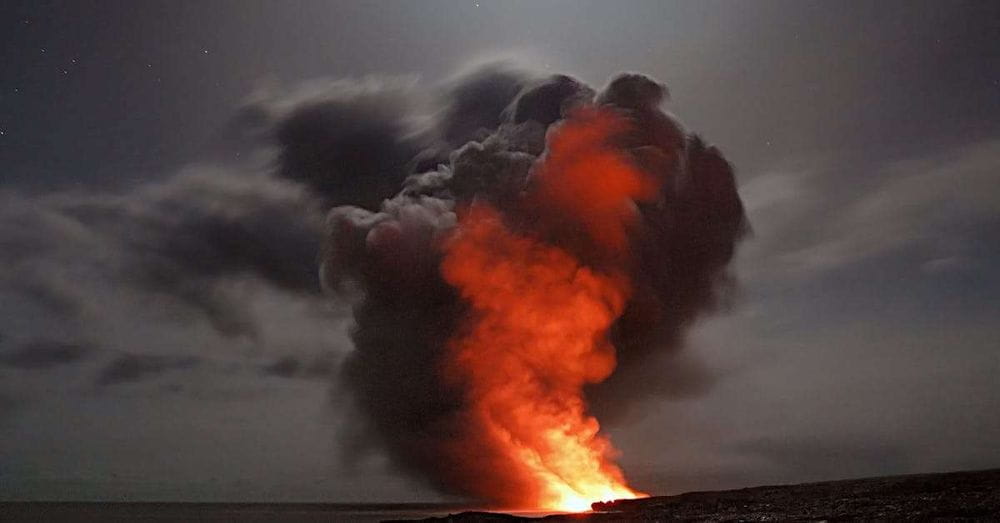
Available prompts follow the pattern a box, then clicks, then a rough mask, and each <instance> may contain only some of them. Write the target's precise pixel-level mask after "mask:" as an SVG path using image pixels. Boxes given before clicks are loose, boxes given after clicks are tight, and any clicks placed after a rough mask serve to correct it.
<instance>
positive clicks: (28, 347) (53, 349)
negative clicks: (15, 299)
mask: <svg viewBox="0 0 1000 523" xmlns="http://www.w3.org/2000/svg"><path fill="white" fill-rule="evenodd" d="M93 351H94V348H93V347H91V346H89V345H86V344H83V343H76V342H65V341H56V340H45V339H39V340H34V341H29V342H27V343H25V344H23V345H21V346H20V347H18V348H17V349H15V350H12V351H7V352H3V353H0V365H3V366H5V367H10V368H14V369H29V370H33V369H48V368H51V367H58V366H62V365H68V364H72V363H76V362H79V361H82V360H83V359H84V358H85V357H86V356H88V355H89V354H90V353H92V352H93Z"/></svg>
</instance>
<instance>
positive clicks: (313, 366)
mask: <svg viewBox="0 0 1000 523" xmlns="http://www.w3.org/2000/svg"><path fill="white" fill-rule="evenodd" d="M336 368H337V362H336V361H335V359H334V358H333V357H332V356H331V355H330V354H326V355H321V356H318V357H312V358H304V357H298V356H282V357H280V358H278V359H276V360H274V361H272V362H271V363H269V364H267V365H264V366H262V367H261V369H260V372H261V374H262V375H264V376H275V377H279V378H304V379H329V378H331V377H333V375H334V373H335V372H336Z"/></svg>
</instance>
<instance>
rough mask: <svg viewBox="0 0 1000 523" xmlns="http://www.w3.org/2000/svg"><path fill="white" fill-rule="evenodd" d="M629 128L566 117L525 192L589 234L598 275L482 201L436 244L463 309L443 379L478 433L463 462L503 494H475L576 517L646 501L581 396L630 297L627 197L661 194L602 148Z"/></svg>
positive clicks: (601, 376) (610, 362)
mask: <svg viewBox="0 0 1000 523" xmlns="http://www.w3.org/2000/svg"><path fill="white" fill-rule="evenodd" d="M623 125H624V124H623V121H622V120H621V119H619V118H617V117H615V116H614V115H613V114H611V113H608V112H601V111H598V110H592V111H590V112H586V113H582V114H578V115H577V117H576V118H573V119H570V120H569V121H568V122H567V123H565V124H564V125H563V126H562V127H561V128H560V129H559V130H558V132H556V133H553V134H552V135H550V142H549V149H548V150H549V153H548V156H547V157H546V160H545V161H544V163H543V164H542V165H541V166H540V167H539V169H538V171H537V172H536V177H535V182H536V183H535V185H534V189H533V191H534V196H536V197H538V198H539V199H540V200H542V201H544V202H546V205H547V207H546V208H547V209H548V210H553V211H555V212H557V213H558V215H559V216H560V217H561V219H569V220H571V223H574V224H576V225H575V228H576V229H577V230H583V231H585V232H586V233H587V235H588V236H589V238H590V240H589V242H590V244H591V245H592V247H590V249H589V250H591V251H594V252H595V253H597V254H599V255H601V256H603V259H604V260H605V261H603V262H601V263H600V269H597V268H595V267H592V266H589V265H587V264H584V263H583V262H582V261H581V260H579V259H578V258H577V257H576V256H575V255H574V254H573V251H571V250H569V249H566V248H563V247H559V246H556V245H552V244H549V243H547V242H546V241H544V240H543V239H541V238H539V237H535V236H533V235H529V234H523V233H518V232H515V231H513V230H511V229H510V228H508V226H507V225H506V224H505V223H504V219H503V216H502V215H501V214H500V212H499V211H498V210H497V209H495V208H494V207H492V206H491V205H489V204H486V203H482V202H480V203H476V204H473V205H472V206H471V207H469V208H467V209H464V210H462V212H461V213H460V217H459V226H458V228H457V231H456V233H455V234H454V235H453V236H452V237H451V238H450V239H449V241H448V242H447V243H446V245H445V246H444V251H445V257H444V260H443V262H442V265H441V269H442V274H443V276H444V278H445V280H446V281H447V282H448V283H450V284H451V285H453V286H454V287H455V288H456V289H458V290H459V292H460V293H461V295H462V297H463V298H464V299H465V300H466V301H467V302H468V303H469V304H470V305H471V311H470V313H469V316H468V319H467V321H466V323H465V325H463V327H462V328H461V329H460V330H459V332H460V334H459V335H458V336H456V337H454V338H452V339H451V340H450V343H449V357H448V358H447V360H448V361H447V364H446V368H445V372H446V373H447V375H448V376H450V378H451V379H452V380H453V381H454V382H455V383H458V384H461V385H462V386H463V387H464V390H466V391H467V395H468V397H467V398H466V400H467V403H466V409H467V413H466V414H467V419H466V420H465V421H466V425H465V426H466V430H468V431H470V432H472V433H474V434H476V438H473V441H475V442H476V444H475V446H470V447H468V453H469V455H470V456H476V459H482V460H485V461H488V462H490V463H493V464H494V466H495V467H496V468H497V469H498V470H499V471H502V474H504V484H503V485H502V489H501V490H502V492H496V491H494V492H484V493H483V494H484V496H493V497H494V498H496V499H500V500H501V501H503V502H505V503H508V504H509V505H511V506H520V507H534V508H542V509H546V510H556V511H565V512H580V511H586V510H590V507H591V503H593V502H595V501H605V500H611V499H624V498H636V497H642V496H645V494H642V493H640V492H637V491H635V490H633V489H631V488H629V487H628V485H627V482H626V480H625V476H624V474H623V473H622V471H621V469H619V468H618V466H617V465H615V463H614V459H615V457H616V456H617V455H618V451H617V450H616V449H615V448H614V447H613V446H612V444H611V442H610V440H608V438H607V437H606V436H604V435H602V434H600V433H599V430H600V425H599V424H598V422H597V420H596V419H595V418H594V417H593V416H591V415H589V414H588V413H587V405H586V403H585V399H584V394H583V388H584V386H586V385H587V384H592V383H599V382H601V381H604V380H605V379H606V378H607V377H608V376H609V375H611V372H612V371H613V370H614V368H615V365H616V359H615V348H614V346H613V345H612V344H611V343H610V341H609V340H608V331H609V329H610V327H611V325H612V324H613V323H614V321H615V320H616V319H617V318H618V317H619V316H620V315H621V314H622V312H623V310H624V308H625V304H626V301H627V299H628V295H629V292H630V282H629V279H628V277H627V276H626V271H625V270H624V269H623V265H624V262H625V261H626V260H627V252H628V249H627V244H626V243H627V227H628V225H629V220H630V219H631V218H632V217H633V216H634V214H633V212H634V205H633V203H632V202H634V201H635V200H641V199H645V198H648V197H649V196H650V194H652V193H655V192H656V184H655V182H654V181H652V180H650V179H649V177H648V176H647V175H646V174H645V173H644V172H641V171H639V170H638V169H637V168H636V167H634V166H633V165H632V164H631V163H630V162H629V161H628V159H627V158H626V157H625V156H624V155H623V153H622V152H620V151H619V150H618V149H615V148H613V147H612V146H610V145H608V142H609V137H610V136H612V135H614V134H615V133H616V132H620V131H621V130H622V129H623ZM530 196H531V195H529V197H530ZM470 459H471V458H470Z"/></svg>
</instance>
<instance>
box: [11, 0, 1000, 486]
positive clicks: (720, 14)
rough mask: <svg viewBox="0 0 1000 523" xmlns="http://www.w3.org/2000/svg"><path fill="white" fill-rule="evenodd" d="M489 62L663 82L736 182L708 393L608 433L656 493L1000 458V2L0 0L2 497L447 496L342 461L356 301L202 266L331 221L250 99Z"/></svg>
mask: <svg viewBox="0 0 1000 523" xmlns="http://www.w3.org/2000/svg"><path fill="white" fill-rule="evenodd" d="M498 59H505V60H510V61H512V62H514V63H516V64H519V65H520V66H521V67H523V68H525V69H529V70H534V71H538V72H541V73H546V72H552V73H556V72H559V73H565V74H570V75H573V76H575V77H577V78H579V79H581V80H583V81H585V82H587V83H589V84H590V85H592V86H594V87H596V88H599V87H600V86H602V85H603V84H604V83H606V82H607V80H608V78H609V77H610V76H612V75H613V74H615V73H617V72H620V71H638V72H642V73H645V74H648V75H650V76H652V77H654V78H656V79H658V80H660V81H662V82H665V83H666V84H667V85H668V87H669V89H670V92H671V97H672V100H671V101H670V102H669V104H668V106H667V108H668V109H669V110H671V111H673V112H675V113H676V114H677V115H678V116H679V118H680V119H681V120H682V121H683V122H684V123H685V125H686V126H687V127H688V128H689V129H690V130H692V131H695V132H698V133H701V134H702V135H703V136H705V137H706V138H707V139H708V140H709V141H711V142H713V143H715V144H716V145H717V146H718V147H719V148H720V149H721V150H722V151H723V152H724V153H725V155H726V156H727V158H728V159H729V160H730V161H731V162H732V163H733V164H734V165H735V167H736V170H737V179H738V182H739V184H740V193H741V195H742V197H743V200H744V203H745V204H746V206H747V210H748V214H749V217H750V221H751V224H752V226H753V229H754V235H753V236H752V237H751V238H750V239H749V240H747V241H746V242H745V243H744V244H743V245H742V249H741V251H740V255H739V258H738V261H737V273H738V275H739V276H740V280H741V291H740V293H739V296H738V298H737V300H736V302H735V304H734V307H733V308H732V310H731V311H729V312H727V313H726V314H723V315H720V316H718V317H715V318H712V319H710V320H708V321H704V322H702V323H701V324H699V325H698V326H697V328H696V329H695V331H694V332H693V333H692V335H691V342H690V344H689V347H688V348H686V349H685V351H684V352H683V353H682V355H681V356H679V357H680V358H686V359H687V358H690V359H691V360H692V361H697V364H700V365H703V366H704V367H705V368H706V369H707V372H708V373H709V374H710V375H712V376H714V380H713V384H712V386H711V387H709V388H707V389H706V390H702V391H698V393H696V394H695V393H692V394H691V395H689V396H687V397H684V398H682V399H677V398H675V399H671V400H669V401H667V400H660V399H656V400H650V401H649V402H646V403H644V404H641V405H632V406H630V408H629V415H628V416H626V417H625V418H624V419H623V420H621V421H620V422H619V423H618V424H617V425H615V426H613V427H609V429H610V430H611V432H612V434H613V437H614V440H615V442H616V444H617V446H618V447H619V448H621V449H622V450H623V452H624V455H623V457H622V458H621V462H622V464H623V467H624V468H625V470H626V472H627V473H628V474H629V477H630V478H631V479H632V480H633V482H634V483H635V484H636V486H637V487H638V488H640V489H643V490H646V491H650V492H655V493H668V492H675V491H680V490H688V489H693V488H698V489H711V488H721V487H734V486H741V485H748V484H756V483H763V482H790V481H803V480H809V479H827V478H836V477H848V476H857V475H875V474H891V473H909V472H924V471H943V470H952V469H969V468H987V467H997V466H1000V447H998V446H997V445H996V441H998V440H1000V415H998V414H997V413H998V412H1000V380H998V379H997V376H998V375H1000V323H998V322H997V318H1000V314H998V313H1000V277H998V275H997V272H996V268H997V267H998V264H1000V247H998V245H1000V243H998V242H997V239H998V237H1000V188H998V182H1000V5H998V4H997V3H996V2H988V1H980V2H958V1H955V2H913V1H905V2H891V1H871V2H860V1H858V2H822V3H820V2H803V1H797V0H795V1H787V2H738V1H729V2H715V1H709V2H660V1H655V2H569V1H566V2H563V1H541V2H517V1H510V2H492V1H488V0H480V1H478V2H476V1H472V0H469V1H464V2H443V1H428V2H311V1H297V2H277V1H275V2H256V1H244V0H241V1H231V2H226V1H217V2H210V3H205V2H193V1H191V2H177V1H165V2H148V1H134V2H114V1H101V2H86V1H66V2H43V1H37V0H36V1H25V2H19V1H7V2H5V3H4V5H3V7H0V73H2V74H0V173H2V174H0V176H2V178H0V180H2V184H3V185H2V187H0V260H3V262H4V267H5V269H4V274H0V484H2V485H3V488H2V489H0V498H3V499H132V500H138V499H143V500H152V499H157V500H159V499H168V500H264V499H267V500H270V499H274V500H320V501H359V500H360V501H403V500H434V499H437V497H436V496H437V495H436V494H435V493H433V492H432V491H430V490H428V489H427V488H425V487H421V486H419V485H417V484H415V483H413V482H411V481H409V480H407V479H405V478H403V477H400V476H399V475H398V474H396V473H394V472H393V471H392V469H391V468H390V467H388V466H387V464H386V463H384V462H382V461H380V460H378V459H374V460H371V461H368V462H364V463H361V464H358V466H357V468H355V469H351V470H347V469H345V468H344V466H343V465H341V464H340V461H339V460H338V452H339V450H338V448H337V438H336V433H337V432H338V430H344V427H345V426H349V425H350V424H351V423H352V420H351V417H350V416H349V415H346V414H345V411H344V409H343V404H344V401H343V399H342V398H340V397H338V395H337V394H336V393H335V392H331V391H332V390H333V391H335V390H336V389H335V387H334V388H331V381H332V380H335V379H336V377H335V369H336V365H337V363H338V362H339V360H340V358H341V357H342V356H343V354H345V353H346V352H347V351H350V350H351V346H350V341H349V340H348V338H347V335H346V332H347V331H346V329H347V327H348V325H349V317H348V316H347V315H346V314H345V311H344V306H343V305H342V304H337V303H331V302H330V301H329V300H327V299H325V298H323V297H321V296H319V295H318V294H317V293H316V292H315V290H314V289H312V288H311V287H310V285H311V283H310V282H311V280H310V279H309V277H308V276H304V275H302V274H300V269H302V267H300V266H298V265H296V266H294V267H291V268H288V267H286V265H285V264H284V262H285V261H286V259H285V258H281V259H276V260H273V263H271V262H272V260H270V259H268V260H266V261H265V262H262V261H261V260H260V256H258V257H256V258H254V259H249V260H245V259H243V258H241V257H239V256H236V255H233V256H235V257H234V258H233V259H227V260H229V261H232V262H233V263H234V264H237V265H238V264H243V265H240V266H241V267H245V270H244V271H242V272H237V273H233V274H231V273H226V272H224V271H223V268H221V264H222V262H219V264H220V266H219V267H216V264H215V263H214V262H212V263H208V264H207V265H208V266H205V264H200V265H199V264H195V263H194V262H192V261H191V260H190V259H189V258H190V255H191V253H199V252H214V251H212V250H211V249H215V248H219V249H221V248H222V247H219V238H225V237H230V236H231V235H232V234H233V233H234V231H235V233H237V234H243V233H246V231H247V230H249V231H251V232H249V233H246V234H249V235H250V236H251V239H253V234H255V231H258V230H259V229H257V228H254V227H252V226H250V225H247V228H246V229H244V228H243V227H242V225H240V224H263V225H262V227H264V228H268V227H272V228H275V229H274V230H280V231H282V232H281V235H282V237H286V236H287V237H288V238H301V239H303V241H302V242H300V243H296V242H294V241H292V240H291V239H289V240H288V242H289V245H295V246H299V245H305V246H310V245H312V244H311V243H310V242H311V240H309V239H308V238H312V234H313V233H316V234H317V235H318V232H317V231H319V230H320V227H319V225H318V224H316V223H313V222H309V221H308V220H303V222H302V223H300V222H298V221H295V220H291V219H289V218H288V214H287V210H288V209H290V208H293V207H294V206H295V205H296V203H295V202H298V201H300V199H301V196H302V195H301V192H302V189H301V188H299V187H292V186H290V185H289V184H286V183H278V181H276V180H271V178H270V175H269V171H270V169H271V168H272V167H271V163H270V161H269V158H270V156H269V155H270V154H271V153H272V152H273V151H271V150H270V149H269V147H268V144H267V142H266V141H264V140H263V139H262V138H260V137H259V135H257V134H255V131H254V129H255V127H254V125H252V123H253V122H250V123H248V119H249V118H250V116H248V114H252V113H248V111H247V110H246V108H247V107H267V108H269V109H268V110H271V111H273V112H274V114H277V115H279V116H280V114H281V111H283V110H285V109H286V108H287V107H289V106H293V105H294V104H295V103H296V100H303V99H308V98H309V97H315V96H322V91H323V89H324V86H326V88H329V89H339V88H340V87H338V86H342V84H337V83H336V82H335V81H337V80H340V79H354V80H355V81H362V79H363V78H364V77H372V78H378V80H369V81H376V82H378V83H379V84H380V85H383V86H384V85H397V87H395V88H394V89H399V90H404V91H406V92H407V93H408V94H407V96H408V97H411V98H412V99H414V100H416V102H415V103H423V102H425V101H426V100H434V99H435V96H439V95H440V93H441V92H442V91H441V89H442V86H443V85H445V84H447V83H448V82H449V81H450V80H451V79H452V78H454V77H455V76H456V75H459V74H461V73H462V72H463V71H468V70H470V69H472V68H474V67H475V66H476V64H480V63H483V62H487V61H493V60H498ZM317 93H319V94H317ZM427 110H428V111H430V110H431V109H427ZM261 125H265V126H266V124H261ZM262 187H263V189H262ZM192 216H194V217H196V218H198V219H200V220H203V221H197V220H195V218H190V220H192V221H191V222H188V221H185V219H188V218H189V217H192ZM220 216H221V217H222V218H220ZM234 216H235V217H236V218H235V219H233V218H232V217H234ZM213 220H214V221H213ZM206 222H210V223H211V224H213V228H207V227H204V226H202V225H191V226H190V227H187V226H186V224H188V223H192V224H195V223H196V224H204V223H206ZM286 222H287V223H286ZM234 223H236V225H234ZM277 227H283V228H281V229H277ZM206 231H209V232H206ZM286 231H287V232H286ZM216 234H217V235H216ZM317 241H318V240H317ZM223 243H224V242H223ZM268 247H271V246H268ZM275 247H283V246H282V245H279V246H275ZM303 250H304V252H302V253H301V255H299V253H296V255H297V256H298V258H301V259H302V260H303V261H302V266H303V267H305V268H306V270H308V266H309V264H310V263H312V261H313V259H312V255H311V254H310V252H311V251H310V250H309V249H305V248H303ZM241 255H242V253H241ZM220 256H221V255H220ZM264 258H267V256H266V253H265V254H264ZM289 258H291V259H296V258H292V257H291V255H289ZM260 267H263V269H261V268H260ZM272 269H273V270H272ZM254 271H260V273H261V274H264V276H263V277H262V276H260V275H259V274H257V273H255V272H254ZM269 271H270V272H269ZM191 274H194V276H191ZM233 303H237V304H239V307H232V306H231V305H232V304H233ZM665 379H669V377H667V378H665Z"/></svg>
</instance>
